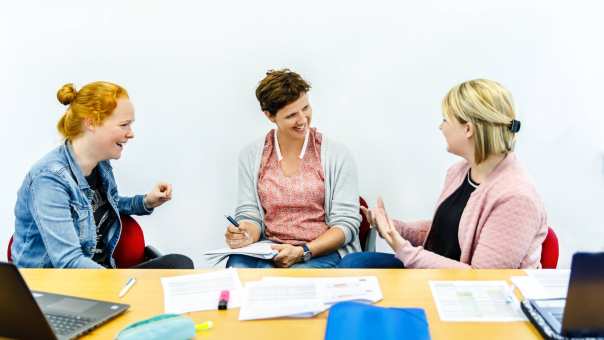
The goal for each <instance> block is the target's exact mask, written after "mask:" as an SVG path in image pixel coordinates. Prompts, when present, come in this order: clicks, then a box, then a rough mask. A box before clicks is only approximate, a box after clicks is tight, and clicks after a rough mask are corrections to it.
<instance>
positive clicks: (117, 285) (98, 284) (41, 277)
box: [21, 269, 541, 340]
mask: <svg viewBox="0 0 604 340" xmlns="http://www.w3.org/2000/svg"><path fill="white" fill-rule="evenodd" d="M208 271H211V270H157V269H155V270H154V269H137V270H127V269H114V270H103V269H101V270H96V269H67V270H58V269H23V270H21V273H22V274H23V276H24V277H25V280H26V281H27V283H28V285H29V286H30V288H31V289H33V290H42V291H49V292H54V293H59V294H68V295H75V296H80V297H87V298H94V299H100V300H109V301H115V302H124V303H128V304H130V306H131V307H130V309H129V310H128V311H126V313H124V314H122V315H121V316H119V317H117V318H116V319H114V320H112V321H110V322H108V323H106V324H104V325H103V326H101V327H100V328H98V329H96V330H94V331H92V332H91V333H89V335H88V336H86V337H85V338H86V339H93V338H94V339H110V338H113V337H114V336H115V335H116V334H117V333H118V332H119V331H120V330H121V329H122V328H124V327H125V326H126V325H128V324H130V323H132V322H135V321H138V320H141V319H145V318H148V317H151V316H153V315H157V314H161V313H163V312H164V306H163V291H162V287H161V284H160V280H159V279H160V277H166V276H176V275H183V274H193V273H204V272H208ZM238 272H239V277H240V279H241V281H242V282H246V281H255V280H259V279H260V278H262V277H263V276H294V277H299V276H301V277H312V276H315V277H319V276H323V277H333V276H361V275H363V276H364V275H375V276H377V277H378V279H379V282H380V286H381V289H382V293H383V294H384V299H383V300H382V301H380V302H378V303H377V305H380V306H397V307H421V308H424V309H425V311H426V314H427V316H428V323H429V325H430V334H431V336H432V338H433V339H488V340H495V339H540V338H541V337H540V335H539V333H538V332H537V330H536V329H535V328H533V326H532V325H531V324H530V323H529V322H502V323H478V322H467V323H459V322H441V321H440V319H439V317H438V313H437V311H436V305H435V304H434V300H433V299H432V293H431V291H430V287H429V285H428V281H429V280H508V279H509V277H510V276H513V275H525V274H524V272H523V271H521V270H457V269H455V270H450V269H446V270H433V269H404V270H401V269H363V270H357V269H350V270H349V269H338V270H335V269H242V270H239V271H238ZM129 277H135V278H136V279H137V283H136V284H135V285H134V287H133V288H132V289H131V290H130V291H129V292H128V294H127V295H126V296H125V297H124V298H123V299H121V300H120V299H119V298H118V297H117V294H118V292H119V291H120V289H121V288H122V286H123V285H124V283H125V282H126V280H127V279H128V278H129ZM187 315H188V316H190V317H191V318H192V319H193V320H194V321H195V322H196V323H199V322H203V321H205V320H212V321H213V322H214V328H213V329H212V330H210V331H204V332H199V333H197V337H196V339H257V340H268V339H288V340H292V339H304V340H311V339H323V337H324V334H325V325H326V320H327V312H324V313H321V314H319V315H318V316H315V317H314V318H310V319H274V320H256V321H239V320H238V316H239V309H238V308H237V309H231V310H228V311H206V312H195V313H188V314H187Z"/></svg>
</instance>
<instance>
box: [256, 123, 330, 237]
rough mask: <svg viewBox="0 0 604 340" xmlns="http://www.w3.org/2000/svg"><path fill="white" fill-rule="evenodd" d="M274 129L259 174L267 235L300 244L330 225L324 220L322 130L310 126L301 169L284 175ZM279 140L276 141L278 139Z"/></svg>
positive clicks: (260, 194) (259, 192)
mask: <svg viewBox="0 0 604 340" xmlns="http://www.w3.org/2000/svg"><path fill="white" fill-rule="evenodd" d="M276 136H277V134H276V132H275V130H271V131H270V132H269V133H268V134H267V135H266V138H265V142H264V151H263V153H262V161H261V163H260V172H259V175H258V176H259V177H258V195H259V198H260V202H261V204H262V208H263V209H264V224H265V235H266V237H267V238H268V239H269V240H271V241H275V242H279V243H289V244H293V245H301V244H304V243H306V242H310V241H312V240H314V239H316V238H317V237H319V236H320V235H321V234H323V233H324V232H325V231H327V229H329V227H328V226H327V224H326V223H325V184H324V181H325V180H324V178H325V177H324V174H323V166H322V165H321V139H322V137H321V134H320V133H319V132H317V131H316V129H315V128H311V129H309V133H308V135H307V136H306V140H305V142H304V145H305V146H306V147H304V146H303V147H302V152H301V153H300V158H301V159H302V162H301V164H300V171H298V172H297V174H295V175H293V176H289V177H288V176H285V175H284V173H283V170H282V169H281V164H280V158H281V152H280V150H278V148H279V144H278V141H276V138H277V137H276ZM275 141H276V142H275Z"/></svg>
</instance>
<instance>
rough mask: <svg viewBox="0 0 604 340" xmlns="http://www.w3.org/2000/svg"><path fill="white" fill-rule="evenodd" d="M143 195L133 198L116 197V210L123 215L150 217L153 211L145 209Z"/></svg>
mask: <svg viewBox="0 0 604 340" xmlns="http://www.w3.org/2000/svg"><path fill="white" fill-rule="evenodd" d="M144 201H145V195H136V196H133V197H124V196H118V199H117V209H118V210H119V212H120V213H121V214H124V215H139V216H140V215H150V214H151V213H152V212H153V209H147V207H145V203H144Z"/></svg>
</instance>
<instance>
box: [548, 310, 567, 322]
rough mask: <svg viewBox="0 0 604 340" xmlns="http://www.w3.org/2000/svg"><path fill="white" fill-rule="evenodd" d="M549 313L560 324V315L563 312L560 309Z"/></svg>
mask: <svg viewBox="0 0 604 340" xmlns="http://www.w3.org/2000/svg"><path fill="white" fill-rule="evenodd" d="M550 313H551V314H552V316H553V317H554V319H556V320H558V322H559V323H560V324H562V315H563V314H564V313H563V312H562V311H551V312H550Z"/></svg>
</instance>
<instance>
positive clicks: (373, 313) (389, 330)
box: [325, 301, 430, 340]
mask: <svg viewBox="0 0 604 340" xmlns="http://www.w3.org/2000/svg"><path fill="white" fill-rule="evenodd" d="M361 339H380V340H390V339H392V340H406V339H414V340H424V339H430V331H429V327H428V321H427V319H426V313H425V312H424V310H423V309H421V308H394V307H380V306H373V305H369V304H365V303H361V302H351V301H347V302H339V303H336V304H335V305H333V306H332V307H331V308H330V309H329V316H328V317H327V328H326V330H325V340H361Z"/></svg>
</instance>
